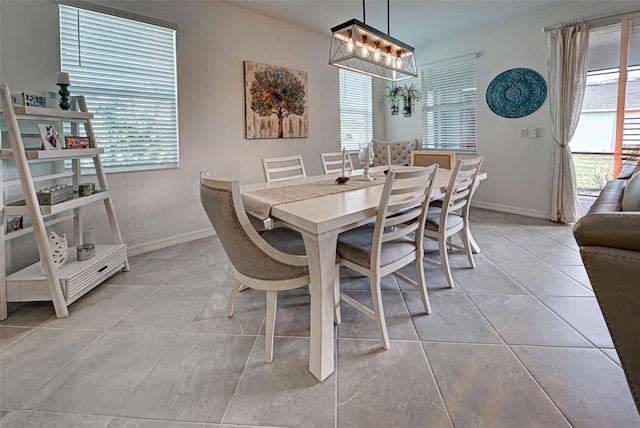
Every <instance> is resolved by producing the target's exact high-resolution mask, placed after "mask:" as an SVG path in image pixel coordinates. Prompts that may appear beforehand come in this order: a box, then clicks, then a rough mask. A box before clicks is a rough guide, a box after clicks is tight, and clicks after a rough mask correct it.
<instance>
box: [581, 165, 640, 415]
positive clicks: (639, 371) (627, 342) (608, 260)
mask: <svg viewBox="0 0 640 428" xmlns="http://www.w3.org/2000/svg"><path fill="white" fill-rule="evenodd" d="M573 233H574V237H575V239H576V242H577V243H578V246H579V247H580V255H581V256H582V261H583V263H584V266H585V268H586V271H587V274H588V275H589V280H590V281H591V286H592V288H593V291H594V293H595V295H596V299H597V300H598V304H599V305H600V309H601V310H602V314H603V315H604V319H605V321H606V323H607V327H608V329H609V332H610V333H611V337H612V339H613V343H614V346H615V348H616V351H617V352H618V356H619V357H620V360H621V362H622V367H623V368H624V372H625V375H626V377H627V381H628V383H629V388H630V389H631V394H632V395H633V399H634V400H635V403H636V406H637V408H638V411H640V173H636V174H635V175H634V176H632V177H631V178H629V179H615V180H610V181H609V182H608V183H607V184H606V185H605V187H604V189H603V190H602V192H601V193H600V196H599V197H598V198H597V199H596V201H595V203H594V204H593V206H592V207H591V209H590V210H589V212H588V213H587V215H585V216H584V217H582V218H581V219H580V220H579V221H578V222H577V223H576V224H575V226H574V229H573Z"/></svg>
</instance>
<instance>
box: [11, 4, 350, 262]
mask: <svg viewBox="0 0 640 428" xmlns="http://www.w3.org/2000/svg"><path fill="white" fill-rule="evenodd" d="M100 4H101V5H104V6H110V7H113V8H116V9H120V10H126V11H129V12H133V13H137V14H141V15H145V16H149V17H152V18H156V19H161V20H164V21H169V22H173V23H175V24H177V25H178V34H177V61H178V93H179V122H180V168H178V169H170V170H157V171H147V172H133V173H117V174H109V175H108V177H107V178H108V180H109V184H110V187H111V189H112V190H113V191H114V192H113V193H114V204H115V207H116V211H117V214H118V220H119V222H120V227H121V229H122V233H123V237H124V240H125V242H127V243H128V244H129V245H130V246H134V248H135V246H138V248H140V247H141V246H144V245H147V246H149V244H153V243H156V244H158V245H160V243H162V241H164V240H167V239H170V238H172V237H175V236H189V235H190V234H191V235H193V234H197V233H198V232H202V231H207V230H210V227H211V226H210V224H209V222H208V220H207V218H206V216H205V215H204V212H203V210H202V207H201V206H200V200H199V193H198V174H199V172H200V171H205V170H208V171H210V172H211V173H212V174H214V175H216V176H225V177H235V178H237V179H239V180H240V181H241V182H243V183H249V182H257V181H263V180H264V176H263V172H262V164H261V158H262V157H264V156H279V155H286V154H294V153H301V154H302V156H303V158H304V161H305V165H306V167H307V172H308V174H318V173H321V171H322V166H321V162H320V157H319V153H320V152H322V151H336V150H339V148H340V132H339V115H338V112H339V98H338V71H337V68H334V67H331V66H329V65H328V64H327V61H328V56H327V55H328V53H327V52H328V51H327V46H328V44H329V37H328V36H322V35H320V34H317V33H312V32H309V31H306V30H302V29H300V28H297V27H294V26H291V25H288V24H284V23H282V22H280V21H276V20H273V19H270V18H266V17H263V16H260V15H257V14H254V13H251V12H247V11H245V10H242V9H239V8H236V7H233V6H230V5H227V4H225V3H222V2H215V1H206V2H205V1H202V2H201V1H170V2H169V1H114V2H104V1H102V2H100ZM0 7H1V13H0V19H1V22H0V40H1V41H0V43H1V57H0V65H1V68H0V79H1V80H2V82H6V83H7V84H9V86H10V87H11V88H12V90H13V89H14V88H15V89H21V88H39V89H47V90H56V89H57V88H56V86H55V80H54V79H55V77H56V72H57V71H58V70H59V68H60V60H59V53H58V52H59V47H58V40H59V35H58V9H57V5H56V4H54V3H52V2H50V1H45V0H37V1H36V0H32V1H4V0H3V1H2V2H1V6H0ZM244 60H249V61H255V62H261V63H266V64H271V65H277V66H283V67H289V68H294V69H297V70H304V71H306V72H307V73H308V89H309V94H308V103H309V105H308V106H309V137H308V138H302V139H287V140H246V139H245V138H244V77H243V74H244V72H243V70H244V68H243V61H244ZM72 83H73V82H72ZM70 90H71V91H73V86H71V87H70ZM103 211H104V210H103V209H101V206H97V205H96V206H92V207H91V208H90V209H89V210H88V211H87V216H86V217H85V218H86V224H87V225H94V226H96V228H97V230H98V242H108V239H109V238H110V234H109V228H108V226H107V222H106V217H105V215H104V214H103ZM31 238H32V236H31V237H29V238H26V239H25V240H23V241H24V243H23V244H21V243H20V242H18V241H20V240H15V242H12V245H14V246H15V247H19V246H21V245H25V246H27V245H28V246H29V248H30V253H29V254H28V255H24V254H20V256H19V257H17V256H16V257H14V258H16V259H18V258H19V259H20V260H15V263H12V262H11V260H9V265H13V266H14V267H15V266H21V265H25V264H28V263H31V262H33V261H34V260H35V259H37V257H36V256H35V251H31V250H33V249H35V245H33V243H34V241H33V240H32V239H31ZM13 252H14V253H16V252H17V248H14V251H13ZM26 258H31V259H32V260H25V259H26Z"/></svg>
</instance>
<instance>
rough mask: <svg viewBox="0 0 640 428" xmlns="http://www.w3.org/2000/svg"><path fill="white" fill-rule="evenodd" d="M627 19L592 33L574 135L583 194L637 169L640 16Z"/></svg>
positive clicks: (574, 157) (581, 193) (576, 160)
mask: <svg viewBox="0 0 640 428" xmlns="http://www.w3.org/2000/svg"><path fill="white" fill-rule="evenodd" d="M621 21H622V22H619V23H616V24H612V25H605V26H599V27H595V28H592V29H591V31H590V34H589V54H588V70H589V71H588V74H587V82H586V87H585V93H584V99H583V102H582V111H581V113H580V120H579V121H578V126H577V127H576V131H575V133H574V135H573V138H572V139H571V150H572V152H573V162H574V167H575V171H576V181H577V191H578V194H580V195H597V194H598V193H599V192H600V190H601V189H602V188H603V187H604V185H605V184H606V182H607V181H608V180H610V179H611V178H613V177H616V176H617V175H618V174H619V173H620V172H621V171H626V170H631V169H633V167H634V166H635V164H636V162H637V159H635V160H634V159H633V153H634V152H636V153H637V151H640V48H639V47H640V19H638V18H636V19H630V18H625V17H623V18H622V20H621ZM621 66H622V67H621ZM628 155H631V156H628ZM628 157H629V158H628Z"/></svg>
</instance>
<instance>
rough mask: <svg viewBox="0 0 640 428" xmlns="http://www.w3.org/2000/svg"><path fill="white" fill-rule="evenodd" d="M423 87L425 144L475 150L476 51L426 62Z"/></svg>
mask: <svg viewBox="0 0 640 428" xmlns="http://www.w3.org/2000/svg"><path fill="white" fill-rule="evenodd" d="M422 88H423V100H424V101H423V107H422V144H423V147H424V148H425V149H437V150H458V151H471V152H475V151H476V148H477V144H476V94H477V85H476V55H475V54H473V55H467V56H465V57H461V58H455V59H452V60H448V61H442V62H437V63H433V64H427V65H425V66H423V68H422Z"/></svg>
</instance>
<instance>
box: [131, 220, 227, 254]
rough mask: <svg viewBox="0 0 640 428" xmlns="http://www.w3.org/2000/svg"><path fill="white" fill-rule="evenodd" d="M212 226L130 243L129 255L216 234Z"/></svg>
mask: <svg viewBox="0 0 640 428" xmlns="http://www.w3.org/2000/svg"><path fill="white" fill-rule="evenodd" d="M215 234H216V233H215V231H214V230H213V228H212V227H210V228H207V229H201V230H196V231H194V232H189V233H183V234H182V235H176V236H170V237H168V238H162V239H158V240H157V241H151V242H144V243H142V244H136V245H128V246H127V254H128V255H129V256H137V255H138V254H142V253H147V252H149V251H155V250H160V249H161V248H166V247H170V246H171V245H177V244H182V243H185V242H189V241H194V240H196V239H201V238H207V237H209V236H215Z"/></svg>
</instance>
